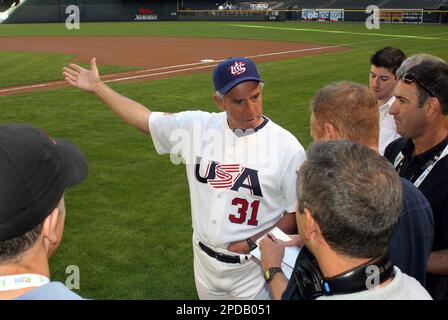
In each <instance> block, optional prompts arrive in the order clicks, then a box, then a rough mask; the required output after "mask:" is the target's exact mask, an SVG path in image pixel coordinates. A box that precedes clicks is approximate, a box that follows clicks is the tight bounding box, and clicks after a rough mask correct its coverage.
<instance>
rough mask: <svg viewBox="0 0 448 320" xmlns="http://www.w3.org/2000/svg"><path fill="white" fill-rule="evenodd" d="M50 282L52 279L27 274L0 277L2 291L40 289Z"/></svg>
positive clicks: (0, 289)
mask: <svg viewBox="0 0 448 320" xmlns="http://www.w3.org/2000/svg"><path fill="white" fill-rule="evenodd" d="M49 282H50V279H48V278H47V277H45V276H42V275H40V274H31V273H26V274H15V275H11V276H0V291H9V290H18V289H25V288H29V287H40V286H43V285H45V284H47V283H49Z"/></svg>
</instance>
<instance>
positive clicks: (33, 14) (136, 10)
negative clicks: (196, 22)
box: [5, 0, 177, 23]
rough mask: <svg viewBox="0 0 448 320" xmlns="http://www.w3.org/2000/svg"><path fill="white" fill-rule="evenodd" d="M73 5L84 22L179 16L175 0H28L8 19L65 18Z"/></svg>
mask: <svg viewBox="0 0 448 320" xmlns="http://www.w3.org/2000/svg"><path fill="white" fill-rule="evenodd" d="M70 5H76V6H78V7H79V9H80V21H82V22H88V21H99V22H101V21H153V20H177V13H176V12H177V2H176V1H174V0H151V1H144V0H27V1H26V2H25V3H24V4H23V5H22V6H21V7H20V8H18V9H17V10H16V11H15V12H14V14H13V15H11V17H10V18H9V19H8V20H7V21H6V22H5V23H34V22H65V20H66V19H67V17H68V16H69V14H68V13H66V8H67V7H68V6H70Z"/></svg>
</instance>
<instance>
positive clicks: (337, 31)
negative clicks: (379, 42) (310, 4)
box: [230, 24, 440, 40]
mask: <svg viewBox="0 0 448 320" xmlns="http://www.w3.org/2000/svg"><path fill="white" fill-rule="evenodd" d="M230 26H233V27H239V28H258V29H271V30H290V31H304V32H321V33H336V34H355V35H360V36H377V37H393V38H405V39H423V40H440V38H433V37H422V36H408V35H401V34H385V33H370V32H365V33H363V32H350V31H341V30H322V29H306V28H285V27H267V26H257V25H246V24H231V25H230Z"/></svg>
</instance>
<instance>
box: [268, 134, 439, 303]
mask: <svg viewBox="0 0 448 320" xmlns="http://www.w3.org/2000/svg"><path fill="white" fill-rule="evenodd" d="M297 195H298V212H297V214H296V218H297V224H298V228H299V234H300V235H301V238H302V240H303V242H304V245H305V246H304V247H303V248H302V250H301V252H300V254H299V257H298V259H297V261H296V265H295V268H294V272H293V274H292V277H291V281H290V284H291V282H292V283H294V284H295V288H294V290H288V291H287V292H285V293H283V296H282V298H283V299H338V300H339V299H343V300H346V299H358V300H372V299H407V300H408V299H431V296H430V295H429V294H428V292H427V291H426V290H425V289H424V288H423V287H422V285H421V284H420V283H419V282H418V281H417V280H415V279H414V278H412V277H409V276H408V275H406V274H405V273H402V272H401V271H400V269H399V268H397V267H394V266H393V265H392V262H391V260H390V258H389V256H388V254H387V247H388V241H389V237H390V235H391V233H392V231H393V228H394V226H395V224H396V222H397V220H398V217H399V214H400V210H401V206H402V203H403V202H402V187H401V181H400V178H399V176H398V175H397V174H396V172H395V171H394V169H393V167H392V166H391V165H390V164H389V163H388V161H387V160H386V159H385V158H383V157H382V156H380V155H379V154H378V153H377V152H375V151H373V150H371V149H370V148H368V147H366V146H363V145H360V144H356V143H353V142H349V141H344V140H336V141H329V142H318V143H315V144H314V145H312V146H311V147H310V148H309V150H308V152H307V160H306V161H305V163H304V164H303V165H302V167H301V168H300V170H299V175H298V178H297ZM284 246H285V244H284V243H282V242H281V241H277V240H276V239H274V238H272V237H271V238H267V237H266V238H264V239H263V240H262V241H261V242H260V249H261V253H262V265H263V270H265V274H266V281H268V283H269V284H270V286H271V289H272V290H273V294H274V296H275V297H277V298H278V297H279V293H281V292H283V291H284V289H285V286H286V278H285V277H284V275H282V273H281V272H279V267H280V264H281V260H282V258H283V253H284ZM280 270H281V269H280ZM276 274H279V276H275V275H276Z"/></svg>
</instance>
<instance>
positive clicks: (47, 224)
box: [42, 208, 59, 244]
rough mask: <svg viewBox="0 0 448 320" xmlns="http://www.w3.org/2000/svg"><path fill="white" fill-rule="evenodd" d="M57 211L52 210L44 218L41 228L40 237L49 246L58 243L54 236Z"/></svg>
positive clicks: (57, 217)
mask: <svg viewBox="0 0 448 320" xmlns="http://www.w3.org/2000/svg"><path fill="white" fill-rule="evenodd" d="M58 219H59V209H58V208H54V209H53V211H51V213H50V214H49V215H48V216H47V217H46V218H45V220H44V223H43V227H42V237H43V238H44V239H47V240H48V242H49V243H50V244H54V243H56V242H57V241H58V239H57V234H56V226H57V225H58Z"/></svg>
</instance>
